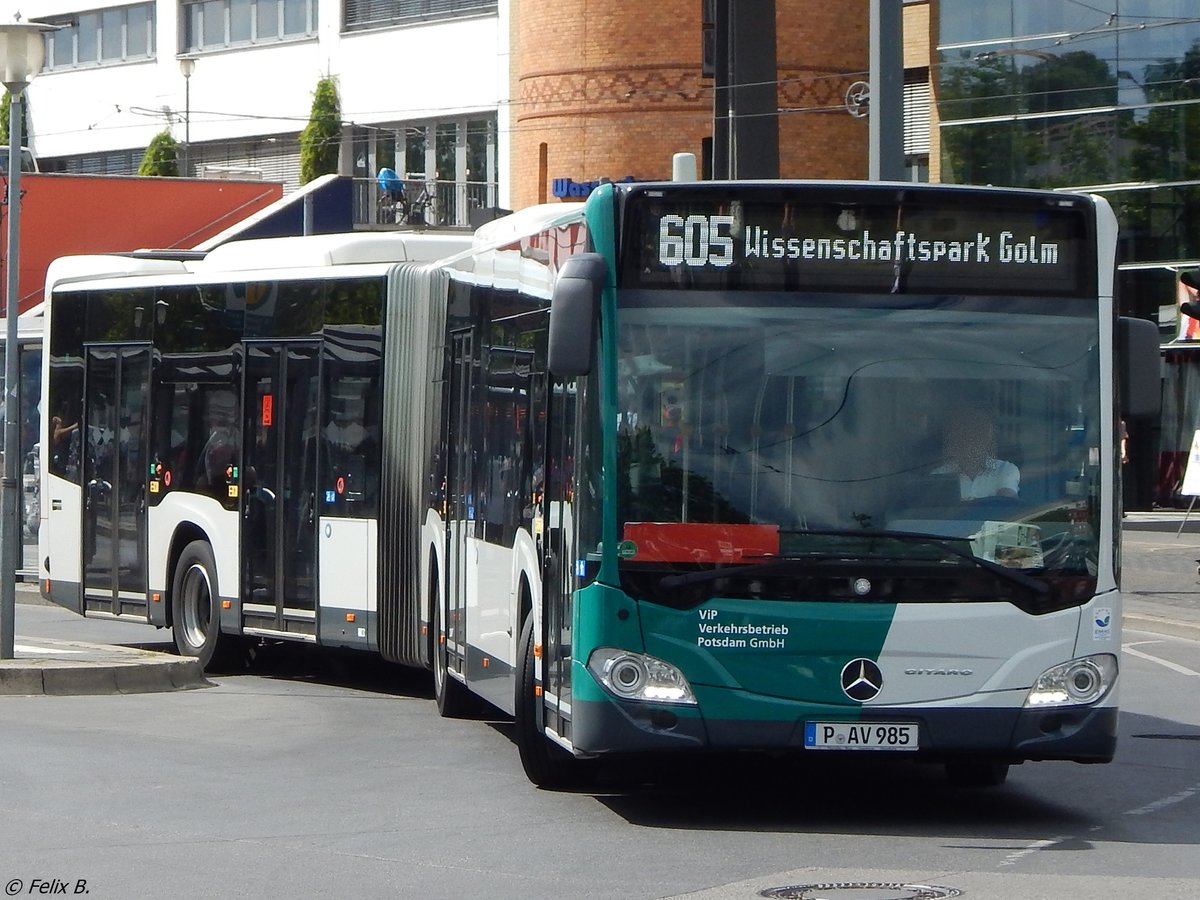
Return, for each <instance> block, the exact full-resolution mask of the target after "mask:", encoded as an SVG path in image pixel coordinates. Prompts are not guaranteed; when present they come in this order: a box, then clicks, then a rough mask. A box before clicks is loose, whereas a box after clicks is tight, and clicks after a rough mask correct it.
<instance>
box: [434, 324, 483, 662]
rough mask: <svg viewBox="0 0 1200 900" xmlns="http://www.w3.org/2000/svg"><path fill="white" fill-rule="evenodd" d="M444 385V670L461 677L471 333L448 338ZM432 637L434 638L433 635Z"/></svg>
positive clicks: (470, 559)
mask: <svg viewBox="0 0 1200 900" xmlns="http://www.w3.org/2000/svg"><path fill="white" fill-rule="evenodd" d="M450 340H451V346H450V383H449V385H448V393H447V396H448V400H449V403H448V410H447V414H446V429H447V434H446V436H445V441H444V444H445V447H446V453H447V459H446V554H445V557H446V611H445V616H444V618H443V619H442V622H441V627H442V630H443V631H444V632H445V636H446V644H445V649H446V667H447V669H449V670H451V671H455V672H460V673H462V674H464V675H465V674H466V653H467V630H466V625H467V600H468V597H469V596H470V594H471V592H472V590H473V586H474V584H475V565H474V563H475V549H476V548H475V546H474V544H475V541H474V537H475V516H476V509H475V496H474V493H473V490H474V489H473V484H474V480H475V466H474V453H473V447H474V446H475V441H474V440H473V436H472V430H471V429H472V418H473V416H472V413H473V407H474V402H473V401H474V397H475V393H476V384H477V383H478V372H477V364H476V361H475V352H474V349H475V342H474V335H473V333H472V332H470V331H465V332H459V333H457V334H452V335H451V336H450ZM435 639H436V636H435Z"/></svg>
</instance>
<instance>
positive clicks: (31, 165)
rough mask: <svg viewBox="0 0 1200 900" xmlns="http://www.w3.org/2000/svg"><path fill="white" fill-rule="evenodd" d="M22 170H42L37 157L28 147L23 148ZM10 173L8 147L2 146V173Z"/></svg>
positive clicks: (0, 150) (0, 163)
mask: <svg viewBox="0 0 1200 900" xmlns="http://www.w3.org/2000/svg"><path fill="white" fill-rule="evenodd" d="M21 171H22V172H40V171H41V169H39V168H38V162H37V159H36V157H34V155H33V153H32V152H31V151H30V149H29V148H28V147H22V148H21ZM7 174H8V147H0V175H7Z"/></svg>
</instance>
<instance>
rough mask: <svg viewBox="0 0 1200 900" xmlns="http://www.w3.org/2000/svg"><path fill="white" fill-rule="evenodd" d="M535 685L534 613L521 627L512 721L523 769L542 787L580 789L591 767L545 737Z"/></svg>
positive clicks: (527, 775)
mask: <svg viewBox="0 0 1200 900" xmlns="http://www.w3.org/2000/svg"><path fill="white" fill-rule="evenodd" d="M536 686H537V682H536V669H535V665H534V653H533V613H532V612H531V613H530V614H529V615H527V616H526V617H525V624H524V625H522V626H521V642H520V644H519V645H518V648H517V696H516V703H515V706H514V712H515V714H514V717H513V720H514V726H515V731H516V735H517V750H518V752H519V753H520V754H521V767H522V768H524V770H525V775H526V777H528V778H529V780H530V781H532V782H533V783H534V784H536V785H537V786H538V787H540V788H547V789H549V790H555V789H562V788H571V787H578V786H580V785H581V784H583V783H584V782H585V780H586V776H587V774H588V771H589V768H590V767H589V766H588V764H587V763H586V762H584V761H581V760H577V759H575V758H574V757H573V756H571V755H570V754H569V753H567V751H566V750H564V749H563V748H562V747H559V746H558V745H557V744H555V743H553V742H552V741H551V740H550V739H549V738H548V737H546V735H545V733H544V732H543V731H542V728H541V726H540V725H539V724H538V720H537V704H538V702H539V700H538V696H537V695H536V694H535V693H534V690H535V688H536Z"/></svg>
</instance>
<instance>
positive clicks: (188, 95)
mask: <svg viewBox="0 0 1200 900" xmlns="http://www.w3.org/2000/svg"><path fill="white" fill-rule="evenodd" d="M176 58H177V59H178V60H179V74H180V75H182V76H183V171H182V172H180V173H179V174H180V175H181V176H182V177H184V178H186V177H187V176H188V174H189V172H188V150H189V148H190V147H191V145H192V73H193V72H195V71H196V58H195V57H194V56H179V57H176Z"/></svg>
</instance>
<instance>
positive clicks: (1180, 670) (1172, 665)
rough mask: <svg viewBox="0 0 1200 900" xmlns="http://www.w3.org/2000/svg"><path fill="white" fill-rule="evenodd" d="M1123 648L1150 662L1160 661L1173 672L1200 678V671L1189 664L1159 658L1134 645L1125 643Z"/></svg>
mask: <svg viewBox="0 0 1200 900" xmlns="http://www.w3.org/2000/svg"><path fill="white" fill-rule="evenodd" d="M1122 649H1123V650H1124V651H1125V652H1126V653H1128V654H1129V655H1130V656H1136V657H1137V658H1138V659H1144V660H1147V661H1149V662H1153V663H1158V664H1159V665H1160V666H1165V667H1166V668H1168V669H1170V670H1171V671H1172V672H1178V673H1179V674H1180V675H1191V676H1192V677H1193V678H1200V672H1197V671H1196V670H1194V669H1189V668H1188V667H1187V666H1181V665H1179V663H1173V662H1171V661H1170V660H1169V659H1159V658H1158V657H1157V656H1151V655H1150V654H1149V653H1143V652H1142V651H1141V650H1135V649H1134V648H1133V647H1131V646H1129V645H1128V644H1125V645H1124V646H1123V647H1122Z"/></svg>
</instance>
